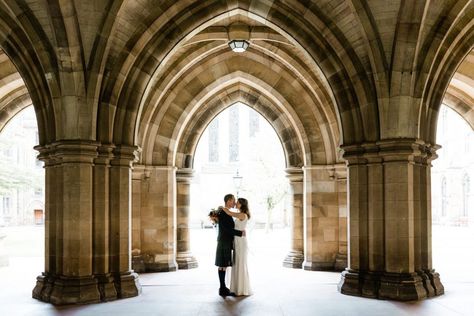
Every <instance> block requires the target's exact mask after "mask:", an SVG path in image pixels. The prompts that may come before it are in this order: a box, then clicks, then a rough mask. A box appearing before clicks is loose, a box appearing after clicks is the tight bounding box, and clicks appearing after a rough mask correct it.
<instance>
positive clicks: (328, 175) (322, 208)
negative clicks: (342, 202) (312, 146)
mask: <svg viewBox="0 0 474 316" xmlns="http://www.w3.org/2000/svg"><path fill="white" fill-rule="evenodd" d="M335 169H336V166H333V165H330V166H311V167H305V168H304V169H303V170H304V178H305V179H304V192H305V225H306V236H305V237H306V243H305V246H306V248H305V262H304V264H303V266H304V269H305V270H333V269H334V268H335V262H336V255H337V254H338V252H339V214H340V211H339V196H338V181H337V179H335V177H334V172H335Z"/></svg>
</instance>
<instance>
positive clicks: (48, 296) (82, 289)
mask: <svg viewBox="0 0 474 316" xmlns="http://www.w3.org/2000/svg"><path fill="white" fill-rule="evenodd" d="M33 298H35V299H37V300H40V301H43V302H48V303H52V304H54V305H65V304H89V303H98V302H100V292H99V286H98V282H97V280H96V279H95V278H94V277H93V276H88V277H78V278H72V277H65V276H52V275H48V274H47V273H43V275H40V276H38V278H37V281H36V286H35V288H34V289H33Z"/></svg>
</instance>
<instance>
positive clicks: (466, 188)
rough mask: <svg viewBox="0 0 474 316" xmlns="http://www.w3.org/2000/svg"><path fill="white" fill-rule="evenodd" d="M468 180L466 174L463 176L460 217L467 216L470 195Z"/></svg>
mask: <svg viewBox="0 0 474 316" xmlns="http://www.w3.org/2000/svg"><path fill="white" fill-rule="evenodd" d="M470 190H471V188H470V179H469V176H468V175H467V174H465V175H464V177H463V180H462V206H463V208H462V215H463V216H468V215H469V193H470Z"/></svg>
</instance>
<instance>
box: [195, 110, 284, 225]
mask: <svg viewBox="0 0 474 316" xmlns="http://www.w3.org/2000/svg"><path fill="white" fill-rule="evenodd" d="M194 170H195V175H194V177H193V182H192V186H191V190H192V191H191V215H190V220H191V225H192V226H198V225H202V224H204V225H207V224H208V222H209V220H208V218H207V214H208V213H209V210H210V209H212V208H215V207H217V206H219V205H222V204H223V200H222V199H223V197H224V195H225V194H227V193H233V194H238V196H240V197H244V198H246V199H248V200H249V205H250V208H251V213H252V215H253V217H252V220H253V224H254V225H255V226H254V227H263V226H266V227H267V228H273V226H278V227H285V226H287V225H288V222H289V218H288V216H289V215H288V212H287V211H286V210H287V208H286V202H287V199H286V198H287V196H288V180H287V179H286V178H285V157H284V154H283V149H282V146H281V141H280V139H279V138H278V136H277V134H276V133H275V131H274V129H273V128H272V126H271V125H270V124H269V123H268V122H267V121H266V120H265V119H264V118H263V117H262V116H261V115H260V114H259V113H258V112H256V111H255V110H253V109H251V108H250V107H248V106H246V105H244V104H242V103H236V104H234V105H232V106H231V107H229V108H227V109H226V110H224V111H222V113H220V114H219V115H218V116H217V117H216V118H215V119H214V120H213V121H212V122H211V123H210V124H209V126H208V127H207V129H206V131H205V132H204V133H203V135H202V137H201V139H200V141H199V145H198V148H197V151H196V158H195V165H194ZM216 184H218V185H216Z"/></svg>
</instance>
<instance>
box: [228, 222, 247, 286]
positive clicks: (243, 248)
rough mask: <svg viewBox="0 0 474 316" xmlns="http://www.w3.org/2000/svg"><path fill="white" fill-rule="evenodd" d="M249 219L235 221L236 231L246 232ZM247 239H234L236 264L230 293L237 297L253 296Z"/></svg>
mask: <svg viewBox="0 0 474 316" xmlns="http://www.w3.org/2000/svg"><path fill="white" fill-rule="evenodd" d="M247 221H248V218H247V216H245V219H244V220H243V221H241V220H240V219H235V229H237V230H246V227H247ZM247 254H248V246H247V238H246V237H237V236H235V237H234V263H233V265H232V273H231V279H230V291H231V292H234V293H235V294H236V295H252V289H251V287H250V280H249V269H248V265H247Z"/></svg>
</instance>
